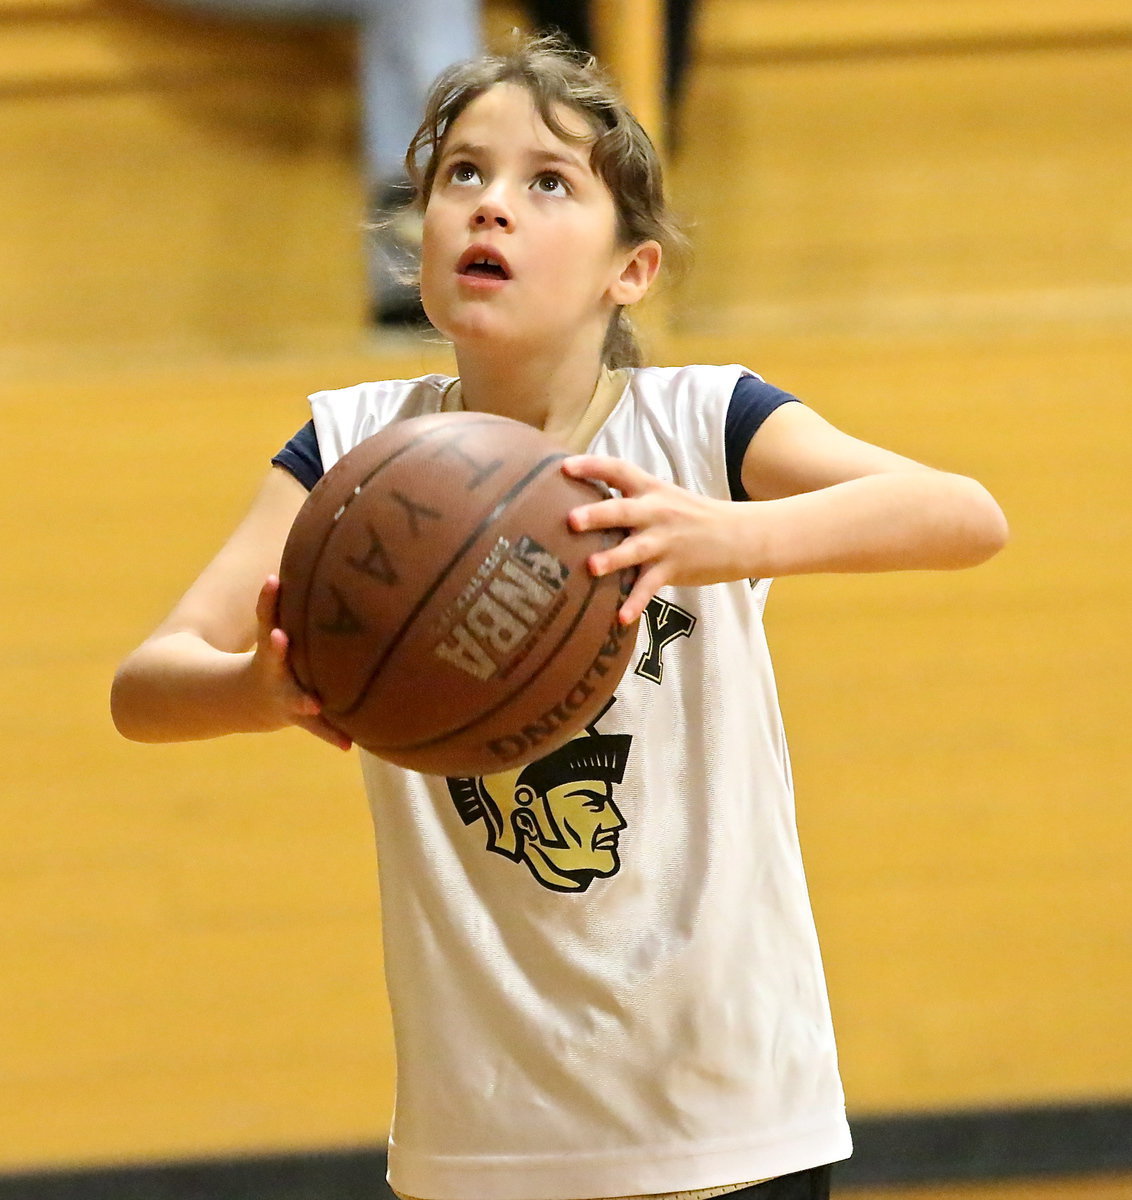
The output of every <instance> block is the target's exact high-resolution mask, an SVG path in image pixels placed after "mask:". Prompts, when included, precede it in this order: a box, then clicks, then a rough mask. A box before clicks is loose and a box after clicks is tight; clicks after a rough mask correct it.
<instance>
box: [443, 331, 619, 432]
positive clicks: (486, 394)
mask: <svg viewBox="0 0 1132 1200" xmlns="http://www.w3.org/2000/svg"><path fill="white" fill-rule="evenodd" d="M456 360H457V363H458V366H459V372H460V393H461V401H462V406H463V407H464V408H465V409H468V410H469V411H471V412H489V413H495V414H497V415H498V416H502V417H511V418H512V419H513V420H516V421H523V422H525V423H526V424H528V425H534V426H535V427H536V428H537V429H542V430H544V431H545V432H546V433H548V434H550V435H551V436H552V437H556V438H557V439H558V440H560V441H566V440H567V439H568V438H569V435H570V433H571V432H572V431H573V430H574V429H575V427H576V426H577V424H578V422H579V421H580V420H581V419H582V416H583V415H584V414H585V411H586V408H587V407H588V405H589V402H590V399H591V397H592V396H593V394H594V389H595V388H596V387H597V384H598V380H599V379H600V378H601V375H602V365H601V356H600V353H592V354H575V355H563V354H556V355H545V356H537V355H536V356H531V355H523V354H516V355H515V357H514V360H513V361H512V360H507V359H503V358H502V357H501V356H499V355H497V354H493V355H479V354H476V353H475V352H468V351H467V350H465V351H463V352H460V351H458V352H457V354H456Z"/></svg>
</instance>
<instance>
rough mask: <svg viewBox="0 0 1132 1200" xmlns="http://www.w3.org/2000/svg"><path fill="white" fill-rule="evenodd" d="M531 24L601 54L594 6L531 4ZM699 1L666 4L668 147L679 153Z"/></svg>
mask: <svg viewBox="0 0 1132 1200" xmlns="http://www.w3.org/2000/svg"><path fill="white" fill-rule="evenodd" d="M527 9H528V12H529V13H530V15H531V20H532V21H533V23H534V25H535V26H536V28H537V29H539V30H540V31H547V32H549V31H550V30H553V29H557V30H560V31H561V32H562V33H564V34H565V35H566V36H567V37H568V38H569V39H570V41H572V42H573V43H574V45H575V46H577V47H578V48H579V49H580V50H585V51H586V52H587V53H589V54H597V53H598V52H599V50H600V47H599V46H598V45H597V38H595V36H594V15H593V11H592V10H593V5H592V4H589V3H585V2H582V3H579V2H578V0H528V4H527ZM695 9H696V0H665V4H664V45H665V63H664V84H665V88H664V90H665V106H666V124H667V129H666V130H665V135H666V138H667V141H668V146H669V148H671V149H676V148H677V145H678V135H679V112H680V100H681V97H682V95H683V88H684V80H685V77H686V75H687V68H688V60H689V57H690V55H691V46H692V24H693V20H694V17H695Z"/></svg>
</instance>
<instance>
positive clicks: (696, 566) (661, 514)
mask: <svg viewBox="0 0 1132 1200" xmlns="http://www.w3.org/2000/svg"><path fill="white" fill-rule="evenodd" d="M562 470H563V472H564V473H565V474H566V475H570V476H571V477H573V478H575V479H600V480H601V481H602V482H603V483H606V484H608V485H609V486H610V487H611V488H615V489H616V490H617V491H619V492H620V493H621V496H620V497H614V498H613V499H610V500H599V501H598V502H597V503H595V504H585V505H583V506H582V507H581V508H575V509H574V510H573V511H572V512H571V513H570V516H569V521H570V527H571V528H572V529H575V530H577V531H578V532H582V531H584V530H590V529H617V528H625V529H628V530H629V531H630V532H629V534H628V536H627V537H626V538H625V539H624V541H622V542H621V543H620V544H619V545H617V546H615V547H614V548H613V549H611V550H603V551H599V552H598V553H596V554H592V555H590V559H589V568H590V570H591V571H592V572H593V574H594V575H608V574H610V572H613V571H619V570H621V569H622V568H624V567H632V566H635V567H637V568H639V570H638V574H637V581H636V584H635V585H634V587H633V590H632V591H631V592H630V593H629V596H628V598H627V599H626V600H625V603H624V604H623V605H622V606H621V611H620V613H619V617H620V620H621V622H622V623H623V624H625V625H629V624H632V622H633V621H635V620H637V618H638V617H640V615H641V614H642V613H643V612H644V610H645V608H646V606H647V605H648V602H649V601H650V600H651V599H652V598H653V596H655V595H656V593H657V592H658V591H659V590H660V589H661V588H662V587H665V586H666V585H668V584H693V585H700V584H707V583H722V582H723V581H725V580H731V579H743V578H745V577H746V576H747V575H748V574H749V570H748V565H745V562H746V563H748V564H749V560H750V557H751V546H750V544H749V542H750V537H751V532H750V530H749V529H746V530H744V529H742V528H741V526H742V525H743V524H744V522H743V520H742V518H744V517H747V516H749V514H748V513H745V512H743V511H742V510H743V509H746V508H749V507H750V506H749V505H740V504H734V503H732V502H731V501H730V500H713V499H711V498H710V497H708V496H700V495H697V494H695V493H693V492H689V491H687V490H686V489H684V488H682V487H678V486H677V485H676V484H674V483H665V482H664V481H663V480H660V479H657V478H656V477H655V476H653V475H650V474H648V472H647V471H643V470H642V469H641V468H640V467H637V466H635V465H634V464H633V463H629V462H626V461H624V460H623V459H620V458H608V457H605V456H603V455H593V454H584V455H576V456H574V457H571V458H567V459H565V460H564V461H563V463H562Z"/></svg>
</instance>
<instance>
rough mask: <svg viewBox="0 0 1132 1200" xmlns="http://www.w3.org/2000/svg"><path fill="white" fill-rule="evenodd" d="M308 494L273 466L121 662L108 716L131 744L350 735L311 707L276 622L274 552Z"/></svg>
mask: <svg viewBox="0 0 1132 1200" xmlns="http://www.w3.org/2000/svg"><path fill="white" fill-rule="evenodd" d="M306 496H307V492H306V489H305V488H304V487H303V485H302V484H301V483H299V482H298V480H297V479H295V477H294V476H293V475H291V474H290V472H288V471H285V470H283V469H282V468H279V467H273V468H272V469H271V472H270V473H269V475H268V476H267V478H266V479H265V480H264V482H263V485H262V487H261V488H260V491H259V494H258V495H257V496H256V498H255V500H254V501H253V502H252V506H251V508H250V509H249V510H248V513H247V515H246V516H245V517H244V519H243V520H242V521H241V522H240V524H239V526H237V528H236V530H235V532H234V533H233V534H232V536H231V537H230V538H229V539H228V541H227V542H226V543H225V545H224V547H223V548H222V549H221V550H220V552H219V554H217V556H216V557H215V558H214V559H213V560H212V562H210V563H209V564H208V566H207V567H205V569H204V570H203V571H202V572H201V574H200V576H199V577H198V578H197V580H196V582H195V583H193V584H192V586H191V587H190V588H189V590H188V591H187V592H186V593H185V594H184V596H182V597H181V599H180V600H179V601H178V603H177V605H176V607H175V608H174V609H173V611H172V612H171V613H170V614H169V616H168V617H166V619H165V620H164V621H163V622H162V623H161V624H160V625H159V626H158V628H157V629H156V630H154V632H153V633H152V634H151V635H150V636H149V637H148V638H146V640H145V641H144V642H142V644H141V645H140V646H139V647H138V648H137V649H136V650H134V651H133V653H131V654H130V655H128V656H127V658H126V659H125V660H124V661H123V662H122V664H121V666H120V667H119V668H118V671H117V674H116V675H115V677H114V684H113V687H112V689H111V693H110V710H111V713H112V715H113V718H114V724H115V726H116V727H117V729H118V731H119V733H121V734H122V735H123V736H124V737H127V738H130V739H132V740H133V741H138V742H181V741H191V740H194V739H198V738H211V737H219V736H221V735H222V734H227V733H252V732H266V731H268V730H272V729H282V728H284V727H285V726H287V725H299V726H301V727H302V728H304V729H307V730H309V731H310V732H311V733H314V734H316V735H317V736H318V737H321V738H322V739H323V740H324V741H327V742H329V743H330V744H331V745H334V746H338V747H340V748H341V749H343V750H346V749H349V747H350V740H349V738H347V737H346V736H345V735H344V734H342V733H340V732H339V731H338V730H336V729H334V728H333V726H331V725H330V724H329V723H328V722H327V721H325V720H324V719H323V718H322V717H321V716H320V715H319V705H318V701H317V700H316V699H315V698H314V697H313V696H310V695H308V694H307V693H306V692H304V691H303V690H302V689H301V688H300V687H299V686H298V684H297V683H296V682H295V680H294V677H293V676H292V674H291V671H290V668H289V667H288V665H287V635H286V634H285V633H284V632H283V630H281V629H279V628H277V626H276V623H275V621H276V616H275V614H276V605H277V600H278V595H279V580H278V578H277V576H276V572H277V571H278V570H279V560H280V558H281V556H282V553H283V545H284V543H285V542H286V540H287V534H288V533H289V532H290V529H291V524H292V522H293V521H294V519H295V516H296V515H297V514H298V511H299V509H300V508H301V507H302V505H303V501H304V500H305V499H306Z"/></svg>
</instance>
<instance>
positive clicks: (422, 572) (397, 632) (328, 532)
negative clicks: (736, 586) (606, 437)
mask: <svg viewBox="0 0 1132 1200" xmlns="http://www.w3.org/2000/svg"><path fill="white" fill-rule="evenodd" d="M565 457H566V451H564V450H563V449H562V448H561V447H560V446H558V445H557V444H556V443H555V442H554V441H552V440H551V439H550V438H549V437H547V436H546V435H545V434H544V433H542V432H541V431H540V430H537V429H534V428H533V427H531V426H528V425H524V424H522V423H521V422H518V421H512V420H509V419H508V418H506V417H498V416H493V415H490V414H484V413H466V412H462V413H437V414H433V415H430V416H424V417H415V418H412V419H409V420H405V421H399V422H395V423H394V424H392V425H390V426H388V427H387V428H386V429H384V430H382V431H381V432H379V433H377V434H374V435H373V436H371V437H369V438H367V439H366V440H364V441H363V442H361V443H360V444H359V445H357V446H356V447H354V449H352V450H350V451H349V452H348V453H347V454H345V455H344V456H343V457H342V458H341V459H340V460H339V461H338V462H337V463H336V464H335V465H334V466H333V467H332V468H331V469H330V470H329V471H327V473H326V474H325V475H324V476H323V477H322V479H320V480H319V482H318V483H317V484H316V485H315V487H314V488H313V490H312V491H311V493H310V495H309V496H308V498H307V500H306V502H305V504H304V506H303V508H302V509H301V510H300V512H299V514H298V516H297V518H296V519H295V522H294V524H293V526H292V528H291V531H290V534H289V536H288V539H287V543H286V546H285V548H284V551H283V558H282V563H281V566H280V572H279V575H280V594H279V624H280V626H281V628H282V629H283V630H284V632H285V633H286V634H287V636H288V639H289V641H290V661H291V669H292V671H293V672H294V674H295V677H296V679H297V680H298V682H299V684H300V685H301V686H302V687H303V689H304V690H306V691H307V692H310V693H311V694H312V695H314V696H316V697H317V698H318V700H319V701H320V703H321V704H322V711H323V716H324V717H325V718H326V719H327V720H328V721H330V723H331V724H333V725H334V726H336V727H337V728H338V729H340V730H341V731H342V732H343V733H345V734H347V735H348V736H349V737H350V738H352V739H353V740H354V742H355V743H356V744H357V745H359V746H361V747H363V748H364V749H366V750H369V751H371V752H372V753H374V754H376V755H378V756H380V757H381V758H384V759H387V760H388V761H389V762H392V763H396V764H397V765H399V766H402V767H408V768H411V769H413V770H417V771H423V772H427V773H430V774H439V775H448V776H470V775H486V774H492V773H495V772H499V771H505V770H509V769H512V768H515V767H518V766H520V765H522V764H524V763H527V762H530V761H532V760H534V759H536V758H540V757H542V756H543V755H544V754H548V753H549V752H550V751H552V750H554V749H556V748H557V747H558V746H560V745H562V744H563V743H565V742H566V741H568V740H569V739H570V738H572V737H574V736H575V735H576V734H578V733H580V732H581V731H582V730H584V729H585V728H586V726H587V725H588V724H589V723H591V722H592V721H594V720H595V718H596V717H597V716H598V714H599V713H600V712H601V711H602V709H603V708H604V707H605V706H606V704H607V703H608V702H609V699H610V697H611V696H612V694H613V691H614V689H615V688H616V686H617V684H618V683H619V682H620V680H621V677H622V675H623V674H624V672H625V668H626V666H627V665H628V662H629V658H630V656H631V654H632V652H633V646H634V641H635V637H636V625H632V626H622V625H621V624H620V623H619V622H618V620H617V611H618V608H619V607H620V605H621V603H622V602H623V600H624V599H625V597H626V595H627V594H628V592H629V590H630V589H631V587H632V584H633V579H634V577H635V572H634V571H633V570H628V571H623V572H620V573H613V574H610V575H607V576H605V577H603V578H600V579H597V578H594V576H592V575H591V574H590V572H589V569H588V567H587V565H586V562H587V559H588V557H589V555H590V554H592V553H594V552H595V551H597V550H601V549H605V548H608V547H609V546H611V545H615V544H616V543H617V542H618V541H620V540H621V538H622V537H623V536H624V533H625V531H624V530H616V531H612V530H595V531H591V532H587V533H576V532H574V531H573V530H571V529H570V528H569V526H568V525H567V520H566V518H567V514H568V513H569V512H570V510H571V509H572V508H575V507H577V506H578V505H580V504H586V503H592V502H593V501H595V500H600V499H603V498H605V497H607V496H608V495H609V491H608V489H607V488H606V487H605V486H604V484H601V483H598V482H592V481H582V480H576V479H570V478H568V477H567V476H565V475H563V474H562V471H561V470H560V464H561V462H562V460H563V459H564V458H565Z"/></svg>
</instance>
